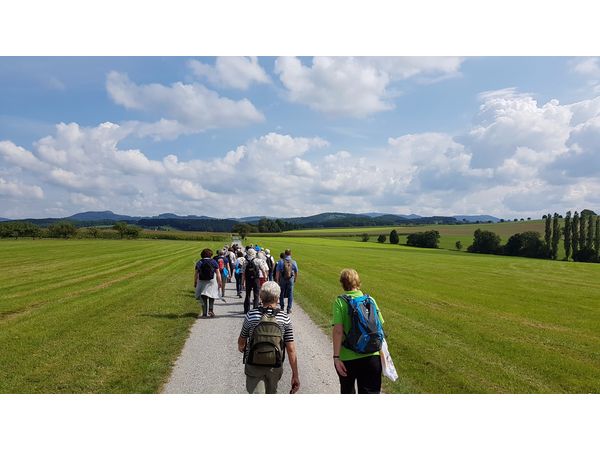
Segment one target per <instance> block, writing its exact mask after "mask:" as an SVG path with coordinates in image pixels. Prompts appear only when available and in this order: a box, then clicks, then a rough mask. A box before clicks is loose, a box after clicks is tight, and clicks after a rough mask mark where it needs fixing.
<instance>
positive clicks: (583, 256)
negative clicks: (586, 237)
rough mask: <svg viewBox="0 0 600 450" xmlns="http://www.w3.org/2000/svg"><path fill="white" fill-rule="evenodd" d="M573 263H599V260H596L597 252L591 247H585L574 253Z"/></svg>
mask: <svg viewBox="0 0 600 450" xmlns="http://www.w3.org/2000/svg"><path fill="white" fill-rule="evenodd" d="M573 261H577V262H598V259H597V258H596V252H595V251H594V250H593V249H591V248H589V247H584V248H581V249H579V250H577V251H576V252H573Z"/></svg>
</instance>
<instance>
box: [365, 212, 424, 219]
mask: <svg viewBox="0 0 600 450" xmlns="http://www.w3.org/2000/svg"><path fill="white" fill-rule="evenodd" d="M361 215H363V216H369V217H381V216H398V217H403V218H405V219H420V218H421V217H422V216H418V215H416V214H408V215H407V214H389V213H378V212H369V213H363V214H361Z"/></svg>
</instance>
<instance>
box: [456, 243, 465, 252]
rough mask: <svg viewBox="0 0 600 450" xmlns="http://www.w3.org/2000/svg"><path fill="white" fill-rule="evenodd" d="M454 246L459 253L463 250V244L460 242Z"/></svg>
mask: <svg viewBox="0 0 600 450" xmlns="http://www.w3.org/2000/svg"><path fill="white" fill-rule="evenodd" d="M454 246H455V247H456V250H458V251H459V252H460V251H461V250H462V248H463V245H462V242H460V241H456V243H455V244H454Z"/></svg>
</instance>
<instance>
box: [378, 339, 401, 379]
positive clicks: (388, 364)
mask: <svg viewBox="0 0 600 450" xmlns="http://www.w3.org/2000/svg"><path fill="white" fill-rule="evenodd" d="M379 355H380V356H381V369H382V371H383V374H384V375H385V376H386V377H388V378H389V379H390V380H392V381H396V380H397V379H398V373H397V372H396V367H395V366H394V361H392V355H390V351H389V350H388V345H387V342H386V340H385V339H384V340H383V343H382V344H381V350H380V351H379Z"/></svg>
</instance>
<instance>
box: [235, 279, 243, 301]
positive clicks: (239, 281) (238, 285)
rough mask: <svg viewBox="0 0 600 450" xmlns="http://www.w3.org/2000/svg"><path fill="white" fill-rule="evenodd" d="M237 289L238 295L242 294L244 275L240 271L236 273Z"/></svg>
mask: <svg viewBox="0 0 600 450" xmlns="http://www.w3.org/2000/svg"><path fill="white" fill-rule="evenodd" d="M235 290H236V291H237V295H238V297H241V296H242V275H241V274H239V273H236V274H235Z"/></svg>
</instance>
